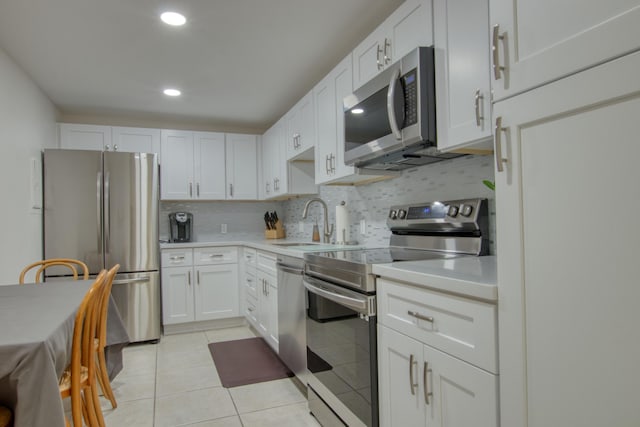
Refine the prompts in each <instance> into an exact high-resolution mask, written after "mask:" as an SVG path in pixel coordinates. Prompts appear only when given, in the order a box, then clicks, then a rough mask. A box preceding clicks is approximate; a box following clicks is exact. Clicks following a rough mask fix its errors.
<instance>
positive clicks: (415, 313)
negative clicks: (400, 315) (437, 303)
mask: <svg viewBox="0 0 640 427" xmlns="http://www.w3.org/2000/svg"><path fill="white" fill-rule="evenodd" d="M407 314H408V315H409V316H413V317H415V318H416V319H420V320H424V321H425V322H429V323H433V317H431V316H425V315H423V314H420V313H418V312H415V311H411V310H409V311H407Z"/></svg>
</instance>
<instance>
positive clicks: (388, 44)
mask: <svg viewBox="0 0 640 427" xmlns="http://www.w3.org/2000/svg"><path fill="white" fill-rule="evenodd" d="M387 49H389V52H387ZM389 62H391V39H388V38H386V37H385V39H384V63H385V65H386V64H388V63H389Z"/></svg>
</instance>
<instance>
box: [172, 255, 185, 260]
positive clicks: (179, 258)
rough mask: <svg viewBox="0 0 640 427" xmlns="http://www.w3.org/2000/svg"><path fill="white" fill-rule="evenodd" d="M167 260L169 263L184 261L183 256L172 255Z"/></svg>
mask: <svg viewBox="0 0 640 427" xmlns="http://www.w3.org/2000/svg"><path fill="white" fill-rule="evenodd" d="M169 259H170V260H171V261H181V260H183V259H184V255H174V256H172V257H169Z"/></svg>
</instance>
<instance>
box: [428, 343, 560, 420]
mask: <svg viewBox="0 0 640 427" xmlns="http://www.w3.org/2000/svg"><path fill="white" fill-rule="evenodd" d="M425 370H426V375H425ZM420 374H421V375H420V382H421V383H422V387H421V396H420V397H421V399H424V404H425V406H426V408H427V425H428V426H430V427H431V426H433V427H468V426H474V427H496V426H497V425H498V377H497V376H495V375H493V374H490V373H488V372H486V371H483V370H482V369H479V368H476V367H475V366H472V365H470V364H468V363H465V362H463V361H462V360H460V359H456V358H455V357H452V356H449V355H448V354H445V353H443V352H441V351H438V350H436V349H434V348H433V347H429V346H424V359H423V361H422V365H421V366H420ZM425 393H426V394H427V396H426V397H425ZM427 398H428V400H427ZM427 402H428V403H427ZM543 425H551V424H543Z"/></svg>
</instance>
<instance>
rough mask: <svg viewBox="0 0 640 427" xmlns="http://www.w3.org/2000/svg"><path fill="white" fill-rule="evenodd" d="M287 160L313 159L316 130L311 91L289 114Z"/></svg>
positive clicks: (287, 116)
mask: <svg viewBox="0 0 640 427" xmlns="http://www.w3.org/2000/svg"><path fill="white" fill-rule="evenodd" d="M286 122H287V133H286V137H285V140H286V154H287V160H291V159H306V160H308V159H313V147H314V145H315V129H314V124H313V93H312V92H311V91H310V92H309V93H308V94H306V95H305V96H304V98H302V99H301V100H300V101H298V103H297V104H296V105H295V106H294V107H293V108H292V109H291V110H290V111H289V112H288V113H287V115H286Z"/></svg>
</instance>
